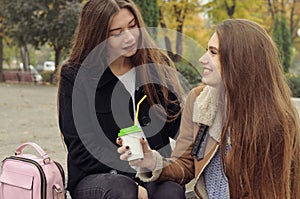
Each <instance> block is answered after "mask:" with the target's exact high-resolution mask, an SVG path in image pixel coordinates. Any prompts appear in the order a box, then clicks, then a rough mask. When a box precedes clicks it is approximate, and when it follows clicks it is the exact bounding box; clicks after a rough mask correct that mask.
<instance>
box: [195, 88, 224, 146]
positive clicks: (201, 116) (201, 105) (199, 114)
mask: <svg viewBox="0 0 300 199" xmlns="http://www.w3.org/2000/svg"><path fill="white" fill-rule="evenodd" d="M225 111H226V110H225V89H224V86H220V87H219V88H215V87H211V86H206V87H205V88H204V89H203V91H202V92H201V93H200V95H199V96H198V97H197V98H196V100H195V102H194V108H193V122H195V123H198V124H205V125H207V126H209V135H210V136H211V137H212V138H213V139H214V140H216V141H217V142H220V140H221V133H222V128H223V126H224V121H225V117H226V114H225Z"/></svg>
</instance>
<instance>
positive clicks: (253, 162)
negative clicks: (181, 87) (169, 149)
mask: <svg viewBox="0 0 300 199" xmlns="http://www.w3.org/2000/svg"><path fill="white" fill-rule="evenodd" d="M278 57H279V56H278V51H277V48H276V46H275V44H274V42H273V41H272V39H271V37H270V36H269V35H268V34H267V32H266V31H265V30H264V29H263V28H262V27H261V26H260V25H258V24H256V23H254V22H252V21H249V20H245V19H228V20H225V21H223V22H222V23H221V24H219V25H217V27H216V31H215V33H214V34H213V35H212V37H211V39H210V40H209V42H208V47H207V52H206V53H205V54H204V55H203V56H202V57H201V58H200V62H201V64H202V65H203V69H204V70H203V79H202V82H203V83H204V85H206V86H200V87H198V88H195V89H193V90H192V91H191V92H190V94H189V96H188V98H187V101H186V105H185V108H184V111H183V114H182V120H181V127H180V135H179V137H178V139H177V141H176V147H175V149H174V151H173V153H172V157H171V158H163V157H162V156H160V155H159V153H157V152H156V151H154V150H150V148H149V147H148V145H147V143H146V141H144V140H141V143H142V144H143V149H144V153H145V154H144V155H145V157H144V159H143V160H135V161H130V162H129V164H130V165H133V166H138V167H140V172H139V177H140V178H141V179H142V180H143V181H155V180H159V181H163V180H174V181H176V182H179V183H181V184H186V183H188V182H189V181H190V180H192V179H193V178H195V185H194V190H195V192H196V194H197V195H198V196H199V197H200V198H229V197H230V198H251V199H258V198H264V199H269V198H272V199H274V198H278V199H284V198H293V199H296V198H300V183H299V182H297V181H299V180H300V130H299V116H298V114H297V111H296V109H295V107H294V106H293V104H292V102H291V92H290V89H289V88H288V85H287V84H286V82H285V80H284V75H283V73H282V70H281V66H280V64H279V63H280V62H279V59H278ZM118 143H119V144H121V140H119V141H118ZM127 148H128V147H127ZM118 152H119V153H120V154H121V156H120V158H121V159H123V160H126V159H127V157H128V156H129V155H128V154H129V152H130V149H126V146H122V147H120V148H119V149H118Z"/></svg>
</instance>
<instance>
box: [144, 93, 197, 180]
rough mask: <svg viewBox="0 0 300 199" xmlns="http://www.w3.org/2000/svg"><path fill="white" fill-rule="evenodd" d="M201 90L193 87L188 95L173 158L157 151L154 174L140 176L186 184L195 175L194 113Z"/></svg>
mask: <svg viewBox="0 0 300 199" xmlns="http://www.w3.org/2000/svg"><path fill="white" fill-rule="evenodd" d="M200 90H202V89H200ZM199 92H200V91H199V87H198V88H196V89H193V90H192V91H191V92H190V93H189V95H188V96H187V99H186V103H185V107H184V109H183V113H182V118H181V125H180V134H179V136H178V138H177V140H176V146H175V148H174V151H173V153H172V155H171V158H163V157H161V156H159V154H158V153H156V162H157V164H156V165H157V167H156V169H155V170H154V171H153V172H152V176H147V175H146V174H139V177H140V178H141V179H142V180H143V181H154V180H159V181H164V180H172V181H176V182H177V183H179V184H186V183H188V182H189V181H191V180H192V179H193V178H194V177H195V167H194V158H193V157H192V156H191V150H192V144H193V142H194V135H193V132H194V127H195V123H194V122H193V121H192V115H193V108H194V101H195V99H196V97H197V96H198V95H199Z"/></svg>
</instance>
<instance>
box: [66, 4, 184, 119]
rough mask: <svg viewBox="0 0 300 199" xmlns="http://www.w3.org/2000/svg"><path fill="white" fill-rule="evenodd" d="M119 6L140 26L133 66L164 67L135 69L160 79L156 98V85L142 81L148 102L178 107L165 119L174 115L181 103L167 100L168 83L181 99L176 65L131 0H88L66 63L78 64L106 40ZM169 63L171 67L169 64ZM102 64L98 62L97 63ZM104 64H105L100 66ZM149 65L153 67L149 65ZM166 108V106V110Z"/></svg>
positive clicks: (143, 75)
mask: <svg viewBox="0 0 300 199" xmlns="http://www.w3.org/2000/svg"><path fill="white" fill-rule="evenodd" d="M121 8H127V9H128V10H129V11H131V12H132V14H133V15H134V17H135V19H136V21H137V25H138V27H139V28H140V33H141V34H140V38H139V49H138V51H137V53H136V54H135V55H134V56H132V57H131V62H132V64H133V65H134V66H141V65H144V64H149V63H150V64H152V63H153V64H157V65H159V66H164V67H159V66H158V67H155V75H153V71H151V69H150V67H149V68H148V69H147V67H146V68H145V70H144V69H143V71H142V72H139V71H138V72H137V76H138V77H139V78H140V79H141V80H142V82H157V81H155V79H157V78H158V79H159V83H160V85H159V87H160V88H161V91H162V96H163V101H160V100H159V97H158V94H157V91H156V90H157V89H156V88H155V87H154V85H153V84H145V85H143V87H144V90H145V93H146V94H147V100H148V101H149V103H150V104H151V105H152V104H155V103H159V104H162V105H163V106H164V107H165V108H167V107H169V105H172V104H173V105H175V106H177V107H178V109H179V111H178V112H177V113H173V114H171V115H169V119H168V121H172V120H174V119H176V118H177V117H178V116H179V114H180V107H179V106H178V101H177V100H175V101H174V100H170V98H169V96H168V89H167V87H169V88H170V87H171V88H172V90H173V91H176V92H177V94H178V95H177V97H178V99H179V100H180V101H181V99H180V98H181V95H182V88H181V87H180V84H179V81H178V78H177V74H176V73H175V67H174V64H173V62H172V61H171V60H170V58H169V57H168V56H167V55H166V54H165V53H163V52H162V51H160V50H159V49H158V47H156V45H155V43H154V41H153V40H152V39H151V37H150V36H149V34H148V33H147V31H146V30H145V28H144V27H145V24H144V21H143V19H142V16H141V13H140V12H139V10H138V8H137V6H136V5H135V4H134V3H133V2H132V1H131V0H90V1H88V2H87V3H86V4H85V5H84V7H83V9H82V11H81V16H80V19H79V24H78V26H77V30H76V34H75V37H74V42H73V43H74V44H73V48H72V50H71V53H70V56H69V58H68V62H67V63H75V64H81V63H82V62H83V61H84V59H85V58H86V57H87V56H88V54H89V53H90V52H91V51H92V50H93V49H94V48H95V47H96V46H97V45H99V44H100V43H101V42H103V41H105V40H106V39H107V38H108V35H109V25H110V22H111V20H112V17H113V16H114V15H115V14H116V13H117V12H119V11H120V9H121ZM169 66H170V67H169ZM100 67H101V66H100ZM103 67H105V66H103ZM151 68H152V67H151ZM168 111H169V110H167V112H168Z"/></svg>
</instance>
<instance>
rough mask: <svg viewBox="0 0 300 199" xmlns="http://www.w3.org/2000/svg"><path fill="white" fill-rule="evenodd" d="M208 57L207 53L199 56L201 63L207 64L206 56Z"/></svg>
mask: <svg viewBox="0 0 300 199" xmlns="http://www.w3.org/2000/svg"><path fill="white" fill-rule="evenodd" d="M205 57H206V53H204V55H202V56H201V57H200V58H199V62H200V63H201V64H206V63H207V59H206V58H205Z"/></svg>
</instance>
